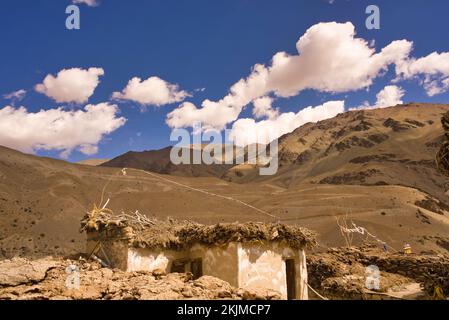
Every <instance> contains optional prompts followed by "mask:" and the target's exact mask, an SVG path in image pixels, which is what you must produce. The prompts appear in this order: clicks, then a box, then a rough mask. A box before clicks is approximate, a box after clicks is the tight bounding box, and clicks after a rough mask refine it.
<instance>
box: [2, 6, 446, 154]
mask: <svg viewBox="0 0 449 320" xmlns="http://www.w3.org/2000/svg"><path fill="white" fill-rule="evenodd" d="M69 4H71V1H70V0H59V1H54V0H33V1H29V0H16V1H2V2H1V4H0V8H1V11H0V12H1V19H0V37H1V39H2V44H3V48H2V50H1V51H0V75H1V77H0V95H1V96H2V95H5V94H8V93H11V92H13V91H16V90H19V89H24V90H26V91H27V94H26V96H25V97H24V99H23V100H22V101H20V102H16V103H15V106H16V107H18V106H24V107H26V109H27V110H28V112H37V111H39V110H41V109H51V108H56V107H59V106H64V107H65V108H68V109H69V110H73V109H76V108H82V107H83V105H81V106H80V105H73V104H69V105H68V104H64V103H57V102H55V101H54V100H52V99H50V98H49V97H47V96H45V95H43V94H41V93H38V92H36V91H35V90H34V86H35V85H36V84H39V83H42V81H43V79H44V78H45V77H46V76H47V75H48V74H53V75H56V74H57V73H58V72H59V71H60V70H62V69H70V68H82V69H87V68H90V67H99V68H103V69H104V72H105V74H104V76H102V77H101V78H100V81H101V82H100V83H99V85H98V86H97V87H96V89H95V92H94V94H93V95H92V96H91V97H90V98H89V103H90V104H97V103H101V102H108V101H110V100H111V95H112V93H113V92H116V91H121V90H122V89H123V88H124V87H125V86H126V85H127V83H128V81H129V80H130V79H131V78H133V77H136V76H137V77H140V78H142V79H147V78H149V77H150V76H157V77H160V78H161V79H163V80H165V81H167V82H169V83H173V84H177V85H179V88H180V89H182V90H186V91H188V92H190V93H191V94H192V95H193V96H192V97H189V98H187V99H186V101H189V102H192V103H194V104H195V105H196V106H200V105H201V102H202V101H203V100H204V99H210V100H214V101H215V100H219V99H221V98H222V97H224V96H225V95H226V94H227V93H228V91H229V88H230V87H231V86H232V85H233V84H234V83H236V82H237V81H238V80H239V79H241V78H246V77H247V76H248V75H249V74H250V73H251V68H252V67H253V66H254V65H255V64H256V63H262V64H265V65H269V64H270V63H271V62H270V61H271V59H272V57H273V55H274V54H276V53H277V52H279V51H286V52H287V53H289V54H297V51H296V48H295V44H296V42H297V41H298V39H299V38H300V37H301V36H302V35H303V34H304V33H305V32H306V30H307V29H308V28H310V27H311V26H313V25H315V24H317V23H320V22H331V21H336V22H342V23H343V22H347V21H350V22H352V24H353V25H354V26H355V28H356V32H357V37H360V38H363V39H365V40H367V41H371V40H375V48H376V50H377V51H379V50H380V49H382V48H384V47H385V46H387V45H388V44H389V43H391V42H392V41H394V40H400V39H407V40H409V41H413V43H414V49H413V52H412V56H413V57H424V56H427V55H428V54H430V53H432V52H435V51H436V52H448V51H449V41H448V40H447V33H448V30H449V19H448V13H449V2H448V1H445V0H432V1H407V0H396V1H362V0H357V1H355V0H354V1H351V0H335V1H334V3H333V4H330V3H329V1H325V0H322V1H320V0H303V1H301V0H282V1H260V0H226V1H210V0H192V1H179V0H178V1H172V0H164V1H162V0H160V1H153V0H129V1H123V0H101V1H100V4H99V6H96V7H88V6H86V5H79V7H80V9H81V29H80V30H67V29H66V28H65V19H66V17H67V15H66V14H65V8H66V7H67V6H68V5H69ZM369 4H376V5H378V6H379V8H380V9H381V29H380V30H367V29H366V27H365V19H366V17H367V15H366V14H365V8H366V7H367V5H369ZM393 78H394V72H393V71H392V70H389V71H388V73H387V74H385V75H383V76H380V77H377V78H376V79H375V81H374V84H373V85H372V86H370V87H369V90H366V89H361V90H356V91H351V92H343V93H327V92H320V91H318V90H311V89H307V90H303V91H301V92H300V93H299V94H298V95H295V96H293V97H290V98H285V99H283V98H279V99H276V103H275V105H276V107H279V108H280V111H281V112H289V111H294V112H297V111H298V110H299V109H301V108H303V107H307V106H317V105H320V104H322V103H323V102H325V101H330V100H345V106H346V108H348V107H356V106H359V105H361V104H362V103H363V102H364V101H366V100H368V101H369V102H370V103H375V101H376V94H377V93H378V92H379V91H380V90H382V88H384V87H385V86H386V85H388V84H390V83H391V80H392V79H393ZM400 86H401V87H402V88H403V90H404V91H405V95H404V97H403V100H404V102H409V101H420V102H441V103H447V102H448V101H449V93H448V92H444V93H441V94H437V95H435V96H432V97H429V96H428V95H427V94H426V91H425V90H424V89H423V87H422V86H421V85H420V83H419V81H418V80H416V79H410V80H406V81H403V82H401V83H400ZM199 88H205V90H204V91H202V92H201V91H195V89H199ZM0 99H1V97H0ZM112 103H115V104H117V105H118V107H119V108H120V116H122V117H125V118H126V119H127V122H126V124H125V125H123V126H122V127H120V128H118V129H117V130H115V131H114V132H113V133H111V134H109V135H107V136H106V137H105V138H103V139H102V140H101V142H100V143H99V150H98V153H97V154H96V155H90V156H87V155H85V154H82V153H81V152H79V151H77V150H74V151H73V152H72V153H71V155H70V157H69V160H71V161H79V160H82V159H86V158H91V157H94V158H111V157H115V156H117V155H119V154H121V153H124V152H127V151H129V150H149V149H158V148H162V147H165V146H167V145H169V144H172V143H171V142H170V140H169V137H170V132H171V128H170V127H169V126H168V125H167V124H166V117H167V114H168V113H169V112H171V111H172V110H173V109H175V108H177V107H178V106H179V104H180V103H173V104H168V105H164V106H160V107H155V106H148V107H147V108H146V111H144V112H142V111H141V108H140V106H139V105H138V104H137V103H134V102H120V101H119V102H117V101H115V102H112ZM10 104H11V101H10V100H9V99H3V100H1V101H0V109H1V108H2V107H4V106H7V105H10ZM245 117H252V108H251V107H250V106H248V107H246V108H245V109H244V110H243V112H242V113H241V114H240V118H245ZM17 125H18V126H20V123H17ZM60 151H61V150H49V151H42V150H37V152H36V153H37V154H39V155H46V156H52V157H58V155H59V153H60Z"/></svg>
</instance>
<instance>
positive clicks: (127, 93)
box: [112, 77, 190, 107]
mask: <svg viewBox="0 0 449 320" xmlns="http://www.w3.org/2000/svg"><path fill="white" fill-rule="evenodd" d="M187 97H190V94H189V93H188V92H186V91H183V90H179V86H178V85H175V84H171V83H168V82H167V81H164V80H162V79H161V78H158V77H150V78H148V79H147V80H144V81H142V79H140V78H137V77H135V78H132V79H131V80H130V81H129V82H128V85H127V86H126V88H125V89H123V91H122V92H114V93H113V95H112V98H113V99H116V100H129V101H133V102H137V103H139V104H141V105H143V106H149V105H153V106H158V107H159V106H162V105H166V104H171V103H175V102H181V101H183V100H184V99H185V98H187Z"/></svg>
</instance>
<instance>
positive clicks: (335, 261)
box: [0, 246, 449, 300]
mask: <svg viewBox="0 0 449 320" xmlns="http://www.w3.org/2000/svg"><path fill="white" fill-rule="evenodd" d="M307 260H308V273H309V284H310V285H311V287H312V288H314V289H316V290H317V292H318V293H319V294H320V295H321V296H324V297H326V298H328V299H339V300H340V299H347V300H360V299H363V300H372V299H375V300H377V299H393V300H398V299H410V300H423V299H433V298H435V296H434V294H435V288H437V287H439V288H441V290H442V294H443V295H442V296H439V297H437V298H439V299H445V298H446V297H447V296H448V294H449V257H448V256H443V255H423V254H421V255H414V254H412V255H407V256H406V255H403V254H399V253H386V252H382V251H381V250H379V249H378V248H376V247H374V246H365V247H361V248H334V249H330V250H328V251H327V252H324V253H313V254H309V255H308V257H307ZM371 265H375V266H377V267H378V268H379V270H380V288H379V289H378V290H376V289H373V290H369V289H367V287H366V278H367V273H366V272H367V267H368V266H371ZM73 266H74V267H76V268H77V270H78V271H79V280H80V282H79V284H80V285H79V289H78V290H75V289H69V288H68V287H67V284H66V281H67V278H68V274H69V273H68V271H70V270H67V268H68V267H73ZM69 287H70V286H69ZM309 294H310V298H311V299H322V298H323V297H319V296H318V295H316V294H314V292H313V291H312V290H309ZM280 298H281V297H280V295H279V293H277V292H274V291H269V290H261V289H242V288H240V289H237V288H233V287H232V286H231V285H230V284H229V283H227V282H225V281H222V280H220V279H217V278H214V277H210V276H203V277H201V278H199V279H196V280H193V279H192V275H191V274H177V273H174V274H168V275H165V274H162V273H158V272H154V273H148V272H133V273H126V272H123V271H121V270H118V269H113V270H112V269H108V268H102V267H101V265H100V264H98V263H97V262H92V261H86V260H84V259H83V258H80V259H78V260H63V259H53V258H46V259H40V260H34V261H31V260H27V259H22V258H14V259H11V260H4V261H1V262H0V300H16V299H22V300H61V299H76V300H158V299H160V300H180V299H200V300H201V299H207V300H210V299H238V300H242V299H243V300H277V299H280Z"/></svg>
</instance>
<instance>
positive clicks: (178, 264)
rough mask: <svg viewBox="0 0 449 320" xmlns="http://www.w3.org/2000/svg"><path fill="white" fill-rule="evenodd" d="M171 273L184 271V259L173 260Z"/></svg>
mask: <svg viewBox="0 0 449 320" xmlns="http://www.w3.org/2000/svg"><path fill="white" fill-rule="evenodd" d="M170 272H171V273H185V272H186V261H185V260H177V261H173V263H172V265H171V269H170Z"/></svg>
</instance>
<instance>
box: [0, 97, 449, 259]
mask: <svg viewBox="0 0 449 320" xmlns="http://www.w3.org/2000/svg"><path fill="white" fill-rule="evenodd" d="M447 110H448V106H444V105H439V106H438V105H419V106H417V105H409V106H400V107H395V108H388V109H383V110H368V111H356V112H350V113H346V114H343V115H340V116H338V117H336V118H334V119H330V120H327V121H323V122H320V123H318V124H307V125H305V126H303V127H301V128H299V129H297V130H296V131H294V132H293V133H292V134H289V135H286V136H284V137H282V138H281V140H280V158H281V167H280V170H279V173H278V175H276V176H273V177H260V176H258V174H257V171H256V169H257V168H254V167H253V166H249V165H246V167H245V170H244V172H243V173H242V174H240V175H237V174H235V172H236V171H237V170H240V168H239V166H237V167H236V168H233V169H232V170H235V171H234V172H232V171H228V172H227V174H226V179H229V180H235V181H239V182H241V183H233V182H230V181H226V180H223V179H218V178H215V177H210V176H209V177H186V176H182V174H192V171H186V172H185V173H184V172H179V171H176V170H179V169H176V170H175V171H172V172H170V171H168V172H169V173H170V174H171V175H160V174H153V173H149V172H145V171H141V170H133V169H129V170H127V174H126V175H123V174H122V170H121V169H122V168H123V167H128V168H131V167H132V166H130V164H132V163H131V162H130V161H129V160H130V159H134V158H133V157H128V158H127V159H125V160H127V162H126V163H120V162H119V161H118V160H117V159H116V160H115V161H117V162H116V163H115V165H116V166H117V167H116V168H111V167H92V166H85V165H77V164H71V163H67V162H64V161H59V160H54V159H49V158H41V157H36V156H32V155H26V154H23V153H20V152H17V151H14V150H11V149H7V148H3V147H0V258H1V257H12V256H15V255H21V256H33V257H35V256H46V255H62V254H74V253H76V252H80V251H83V250H84V246H85V235H82V234H80V233H79V232H78V230H79V223H80V220H81V218H82V217H83V215H84V214H85V213H86V211H87V210H89V209H91V208H92V205H93V204H94V203H95V204H97V205H100V202H101V201H100V199H101V195H102V193H103V190H104V197H103V198H104V199H103V202H102V203H104V202H105V200H107V199H110V202H109V205H108V208H111V209H112V210H114V211H115V212H121V211H122V210H123V211H126V212H134V211H135V210H139V211H140V212H141V213H143V214H147V215H151V216H157V217H159V218H164V217H168V216H171V217H174V218H177V219H192V220H195V221H198V222H201V223H217V222H221V221H248V220H253V221H254V220H256V221H281V222H285V223H294V224H300V225H303V226H305V227H308V228H310V229H312V230H315V231H317V232H318V233H319V242H320V245H321V246H320V249H324V248H325V247H328V246H339V245H345V241H344V239H343V238H342V236H341V232H340V229H339V227H338V225H337V223H336V218H337V217H339V218H343V217H346V218H347V219H348V222H350V221H353V222H354V223H356V224H357V226H363V227H365V228H367V230H369V232H371V233H372V234H374V235H376V236H377V237H378V238H379V239H382V240H383V241H386V242H387V243H388V244H389V245H391V246H392V247H394V248H396V249H400V248H401V246H402V245H403V243H404V242H409V243H411V244H412V246H413V248H414V250H416V251H420V250H426V251H429V250H434V251H440V252H447V251H448V250H449V208H448V207H447V205H445V203H446V202H448V201H447V200H446V197H447V196H446V194H445V192H446V190H447V188H446V183H447V178H445V177H443V176H442V175H440V174H439V173H438V172H437V171H436V169H435V167H434V164H433V158H434V155H435V153H436V150H437V149H438V148H439V144H440V141H441V138H442V135H443V130H442V129H441V125H440V121H439V117H440V116H441V114H442V113H444V112H445V111H447ZM168 154H169V151H167V150H165V151H163V152H160V153H159V154H158V152H156V154H151V156H152V159H156V160H155V162H154V163H155V166H156V169H157V170H162V169H163V170H165V169H166V166H167V162H166V161H167V160H166V159H167V155H168ZM161 159H163V160H161ZM133 161H134V160H133ZM135 161H136V162H137V164H136V166H140V163H139V161H140V160H139V157H137V160H135ZM161 163H162V164H165V165H160V164H161ZM199 167H200V168H198V169H194V166H193V168H192V170H200V173H201V174H204V170H208V169H206V168H201V167H202V166H199ZM161 168H162V169H161ZM149 169H151V166H150V167H149ZM149 169H148V170H149ZM189 170H190V169H189ZM186 186H188V187H186ZM198 190H204V191H206V192H207V193H203V192H200V191H198ZM214 194H216V195H220V196H221V197H217V196H215V195H214ZM232 199H235V200H238V201H244V202H246V203H248V204H250V205H252V206H254V207H256V208H259V209H262V210H264V211H266V212H268V213H269V214H270V215H271V216H268V215H265V214H263V213H261V212H260V211H257V210H254V209H252V208H250V207H247V206H244V205H242V203H240V202H238V201H235V200H232ZM438 199H439V200H440V201H439V200H438ZM273 216H274V217H275V218H273ZM365 240H366V236H363V235H355V236H354V244H357V243H361V242H363V241H365ZM371 240H372V239H371ZM375 243H376V242H375Z"/></svg>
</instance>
